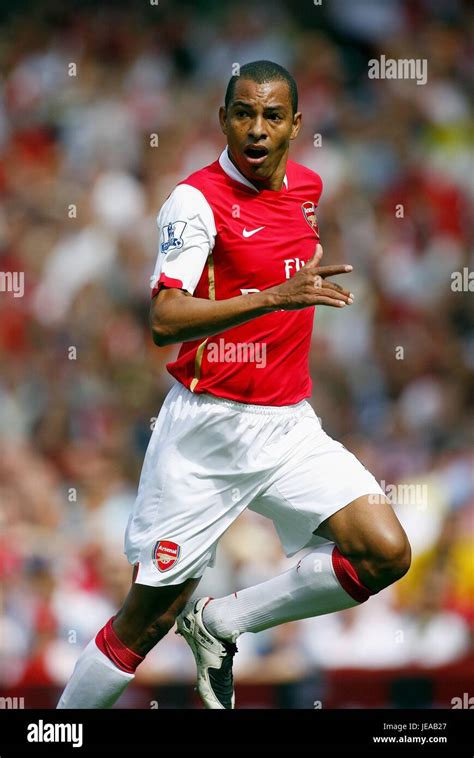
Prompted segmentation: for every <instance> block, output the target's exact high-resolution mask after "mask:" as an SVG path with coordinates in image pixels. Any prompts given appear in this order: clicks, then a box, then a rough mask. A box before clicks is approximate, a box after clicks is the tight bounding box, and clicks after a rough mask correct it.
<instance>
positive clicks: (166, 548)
mask: <svg viewBox="0 0 474 758" xmlns="http://www.w3.org/2000/svg"><path fill="white" fill-rule="evenodd" d="M180 552H181V548H180V546H179V545H177V544H176V542H171V540H158V542H156V543H155V545H154V547H153V550H152V554H151V559H152V561H153V563H154V564H155V566H156V568H157V569H158V571H169V570H170V568H173V566H174V565H175V563H177V562H178V560H179V554H180Z"/></svg>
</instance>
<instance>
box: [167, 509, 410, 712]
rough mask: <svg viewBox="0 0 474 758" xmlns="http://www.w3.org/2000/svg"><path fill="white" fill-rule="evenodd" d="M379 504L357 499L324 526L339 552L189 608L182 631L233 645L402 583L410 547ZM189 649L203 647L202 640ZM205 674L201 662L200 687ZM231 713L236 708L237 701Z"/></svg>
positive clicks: (222, 684) (329, 549) (327, 547)
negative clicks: (191, 628)
mask: <svg viewBox="0 0 474 758" xmlns="http://www.w3.org/2000/svg"><path fill="white" fill-rule="evenodd" d="M375 497H376V502H375V504H374V502H373V497H370V496H368V495H365V496H363V497H359V498H357V499H356V500H354V501H353V502H352V503H349V504H348V505H347V506H345V507H344V508H342V509H340V510H339V511H337V512H336V513H334V514H333V515H332V516H330V517H329V518H328V519H326V521H324V522H323V523H322V524H321V525H320V527H319V528H318V529H317V530H316V532H315V533H316V534H318V535H320V536H322V537H325V538H326V539H328V540H331V541H332V543H335V544H324V545H322V546H321V547H320V548H316V549H315V550H313V551H311V552H310V553H308V554H307V555H306V556H305V557H304V558H302V559H301V561H299V563H298V564H297V566H295V567H294V568H292V569H290V570H289V571H286V572H285V573H283V574H280V575H279V576H276V577H274V578H273V579H270V580H268V581H266V582H262V583H261V584H258V585H255V586H253V587H248V588H247V589H244V590H241V591H239V592H236V593H233V594H232V595H228V596H227V597H224V598H218V599H211V598H203V599H201V600H199V601H197V602H196V603H193V604H190V605H189V606H188V607H187V608H186V609H185V610H184V612H183V614H182V615H181V616H180V617H179V618H178V628H182V627H183V620H186V619H187V622H188V623H193V624H194V625H195V626H196V628H197V630H198V632H199V633H202V631H204V632H205V631H206V630H207V631H208V632H209V633H210V634H211V636H212V637H213V638H214V639H216V638H217V639H218V640H221V641H227V642H228V643H235V641H236V639H237V637H238V636H239V635H240V634H243V633H244V632H260V631H262V630H264V629H269V628H270V627H273V626H277V625H278V624H283V623H286V622H288V621H296V620H298V619H303V618H310V617H313V616H319V615H323V614H326V613H333V612H335V611H340V610H343V609H345V608H350V607H352V606H355V605H358V604H359V603H361V602H364V601H365V600H367V599H368V598H369V597H370V596H371V595H373V594H375V593H377V592H379V591H380V590H382V589H384V587H387V586H388V585H390V584H392V583H393V582H396V581H397V580H398V579H400V578H401V577H402V576H403V575H404V574H405V573H406V572H407V571H408V568H409V566H410V560H411V550H410V545H409V542H408V539H407V536H406V534H405V531H404V530H403V528H402V526H401V524H400V522H399V521H398V519H397V517H396V515H395V513H394V511H393V509H392V506H391V505H390V503H389V502H388V500H386V499H385V498H382V497H381V496H379V495H378V496H375ZM377 500H378V501H379V502H377ZM188 636H190V635H188ZM194 636H195V637H196V635H194ZM188 642H190V645H191V647H193V644H192V643H194V646H196V644H198V645H199V642H198V643H196V639H194V640H190V639H188ZM193 652H195V651H194V648H193ZM195 656H196V652H195ZM196 660H197V661H198V658H197V657H196ZM230 662H231V661H230ZM200 668H201V669H202V668H203V666H202V665H201V667H200V665H199V661H198V679H199V675H200V673H201V675H202V671H201V672H200ZM224 674H225V676H226V677H227V682H226V681H224V679H225V676H224ZM231 677H232V672H231V669H230V666H227V669H226V671H224V672H223V674H222V675H221V677H220V679H222V680H223V681H218V682H217V684H218V685H219V688H220V689H221V690H224V689H229V688H230V687H231V685H232V678H231ZM198 688H199V687H198ZM207 689H208V688H207ZM207 689H206V691H205V692H204V693H203V692H202V691H201V689H200V690H199V691H200V693H201V695H202V696H203V699H204V701H205V703H206V705H207V707H211V708H212V707H223V706H222V705H220V706H219V705H212V703H213V702H215V700H216V698H215V697H214V696H213V695H212V693H211V695H209V694H208V693H207ZM226 707H233V701H232V706H226Z"/></svg>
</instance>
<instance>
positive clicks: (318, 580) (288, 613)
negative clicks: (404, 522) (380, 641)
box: [203, 543, 373, 642]
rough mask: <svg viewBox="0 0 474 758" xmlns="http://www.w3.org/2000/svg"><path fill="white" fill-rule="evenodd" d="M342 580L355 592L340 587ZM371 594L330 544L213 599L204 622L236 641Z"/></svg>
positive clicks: (354, 602) (350, 604) (348, 605)
mask: <svg viewBox="0 0 474 758" xmlns="http://www.w3.org/2000/svg"><path fill="white" fill-rule="evenodd" d="M333 551H335V553H336V554H335V556H333ZM333 561H334V563H333ZM334 566H336V568H337V572H338V576H336V573H335V568H334ZM338 577H339V578H338ZM341 580H342V582H343V583H344V585H345V586H346V588H347V589H348V590H349V591H351V593H352V595H350V594H348V592H347V591H346V590H345V589H343V588H342V586H341ZM370 594H373V593H372V592H371V591H370V590H369V589H368V588H367V587H364V585H363V584H362V583H361V582H360V580H359V579H358V577H357V575H356V573H355V570H354V568H353V567H352V566H351V564H350V563H349V561H348V560H347V558H345V557H344V556H342V555H341V553H340V552H339V550H338V549H337V548H336V547H335V545H334V544H332V543H331V544H328V545H323V546H321V547H320V548H318V549H316V550H314V551H313V552H311V553H308V555H306V556H305V557H304V558H303V559H302V560H301V561H300V562H299V563H298V565H297V566H295V567H293V568H291V569H290V570H289V571H285V573H283V574H280V575H279V576H275V577H273V579H269V580H268V581H266V582H262V583H261V584H257V585H255V586H254V587H248V588H246V589H244V590H240V591H239V592H234V593H233V594H232V595H228V596H227V597H223V598H216V599H212V600H211V601H210V602H209V603H208V604H207V605H206V607H205V609H204V612H203V620H204V623H205V625H206V627H207V628H208V629H209V631H210V632H211V633H212V634H215V635H216V636H217V637H220V638H222V639H226V640H230V641H232V642H235V640H236V639H237V637H238V636H239V634H242V633H243V632H260V631H262V630H263V629H269V628H270V627H272V626H277V625H278V624H284V623H286V622H288V621H296V620H298V619H304V618H310V617H313V616H321V615H323V614H325V613H333V612H334V611H341V610H343V609H345V608H352V607H353V606H355V605H359V603H360V602H363V601H364V600H366V599H367V598H368V596H369V595H370ZM356 598H357V599H356Z"/></svg>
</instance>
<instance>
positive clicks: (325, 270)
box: [316, 263, 353, 277]
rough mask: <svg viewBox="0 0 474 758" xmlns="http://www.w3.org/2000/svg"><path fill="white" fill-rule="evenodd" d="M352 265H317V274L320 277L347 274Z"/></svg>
mask: <svg viewBox="0 0 474 758" xmlns="http://www.w3.org/2000/svg"><path fill="white" fill-rule="evenodd" d="M352 269H353V266H350V265H349V264H342V263H341V264H339V265H337V266H319V267H318V270H317V272H316V273H317V274H319V276H322V277H326V276H335V275H336V274H348V273H349V272H350V271H352Z"/></svg>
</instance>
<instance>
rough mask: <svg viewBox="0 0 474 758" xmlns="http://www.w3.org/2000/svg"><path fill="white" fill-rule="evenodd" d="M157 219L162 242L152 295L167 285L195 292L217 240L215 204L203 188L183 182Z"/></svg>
mask: <svg viewBox="0 0 474 758" xmlns="http://www.w3.org/2000/svg"><path fill="white" fill-rule="evenodd" d="M157 222H158V227H159V230H160V237H159V239H160V242H159V250H158V257H157V260H156V266H155V270H154V273H153V276H152V280H151V283H152V290H153V292H152V294H153V295H155V294H156V293H157V292H158V291H159V289H160V286H161V285H165V286H167V287H177V288H179V289H183V290H187V292H189V293H190V294H191V295H192V294H193V292H194V290H195V289H196V286H197V284H198V282H199V279H200V277H201V274H202V272H203V269H204V266H205V265H206V261H207V257H208V255H209V253H210V252H211V250H212V249H213V247H214V243H215V237H216V226H215V223H214V214H213V212H212V209H211V206H210V205H209V203H208V202H207V200H206V198H205V197H204V195H203V194H202V192H200V190H198V189H196V188H195V187H191V185H189V184H179V185H178V186H177V187H176V188H175V189H174V190H173V192H172V193H171V195H170V196H169V198H168V199H167V200H166V202H165V203H164V205H163V207H162V208H161V210H160V212H159V214H158V219H157Z"/></svg>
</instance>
